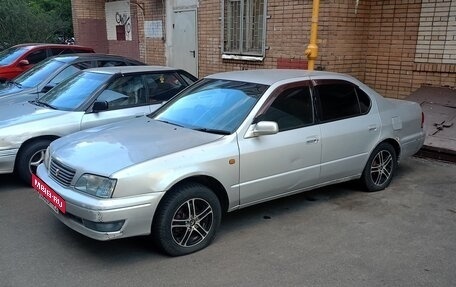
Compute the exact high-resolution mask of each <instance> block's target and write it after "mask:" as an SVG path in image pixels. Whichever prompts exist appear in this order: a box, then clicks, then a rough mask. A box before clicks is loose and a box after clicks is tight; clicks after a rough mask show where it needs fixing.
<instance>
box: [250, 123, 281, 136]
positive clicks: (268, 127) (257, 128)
mask: <svg viewBox="0 0 456 287" xmlns="http://www.w3.org/2000/svg"><path fill="white" fill-rule="evenodd" d="M278 132H279V125H278V124H277V123H276V122H271V121H261V122H258V123H256V124H253V125H252V126H251V128H250V129H249V131H248V132H247V134H246V137H247V138H251V137H258V136H265V135H273V134H276V133H278Z"/></svg>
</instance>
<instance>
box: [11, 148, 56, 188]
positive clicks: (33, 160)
mask: <svg viewBox="0 0 456 287" xmlns="http://www.w3.org/2000/svg"><path fill="white" fill-rule="evenodd" d="M50 143H51V141H50V140H38V141H34V142H31V143H29V144H27V145H26V146H24V147H23V148H22V149H21V150H20V151H19V154H18V158H17V161H16V172H17V175H18V176H19V178H20V179H21V180H22V181H23V182H24V183H26V184H28V185H30V184H31V182H32V173H36V169H37V167H38V165H40V164H41V163H42V162H43V161H44V154H45V152H46V149H47V147H48V146H49V144H50Z"/></svg>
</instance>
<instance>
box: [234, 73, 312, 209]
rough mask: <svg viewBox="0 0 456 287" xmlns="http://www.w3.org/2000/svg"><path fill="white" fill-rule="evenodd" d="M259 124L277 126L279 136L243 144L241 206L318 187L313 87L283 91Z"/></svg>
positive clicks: (240, 141)
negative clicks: (264, 122)
mask: <svg viewBox="0 0 456 287" xmlns="http://www.w3.org/2000/svg"><path fill="white" fill-rule="evenodd" d="M279 89H280V88H279ZM257 121H273V122H276V123H277V124H278V127H279V132H278V133H277V134H273V135H265V136H259V137H253V138H242V139H240V140H239V150H240V155H241V156H240V201H241V205H250V204H253V203H256V202H259V201H263V200H265V199H272V198H275V197H278V196H282V195H285V194H287V193H293V192H297V191H300V190H303V189H305V188H309V187H311V186H314V185H316V184H318V182H319V176H320V158H321V143H320V137H321V136H320V134H321V131H320V126H319V125H317V124H315V121H314V113H313V106H312V98H311V94H310V89H309V83H308V82H305V83H302V84H299V85H294V86H290V87H283V88H282V91H281V92H279V93H278V96H277V97H276V98H275V99H274V101H273V102H272V103H271V104H270V106H269V107H268V108H267V109H266V111H265V112H264V113H261V114H260V115H259V116H257Z"/></svg>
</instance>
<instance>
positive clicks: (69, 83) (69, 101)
mask: <svg viewBox="0 0 456 287" xmlns="http://www.w3.org/2000/svg"><path fill="white" fill-rule="evenodd" d="M111 76H112V75H110V74H101V73H91V72H84V71H83V72H81V73H79V74H77V75H76V76H74V77H71V78H69V79H67V80H65V81H63V82H62V83H61V84H59V85H57V86H56V87H55V88H53V89H52V90H50V91H49V92H47V93H46V94H44V95H43V96H42V97H41V98H39V102H41V103H43V104H45V105H47V106H52V107H53V108H55V109H57V110H65V111H75V110H77V109H78V108H79V107H80V106H81V105H83V104H84V103H85V102H86V101H87V100H88V99H89V98H91V97H92V95H93V94H94V92H96V91H97V90H98V89H99V88H100V87H101V86H103V84H104V83H106V81H108V80H109V78H111Z"/></svg>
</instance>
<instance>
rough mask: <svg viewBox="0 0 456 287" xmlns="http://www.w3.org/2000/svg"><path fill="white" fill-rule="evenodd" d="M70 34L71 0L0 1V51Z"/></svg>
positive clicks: (54, 39)
mask: <svg viewBox="0 0 456 287" xmlns="http://www.w3.org/2000/svg"><path fill="white" fill-rule="evenodd" d="M72 35H73V26H72V19H71V0H29V1H26V0H0V50H1V49H4V48H7V47H9V46H13V45H16V44H20V43H27V42H42V43H56V42H59V37H61V38H69V37H71V36H72Z"/></svg>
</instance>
